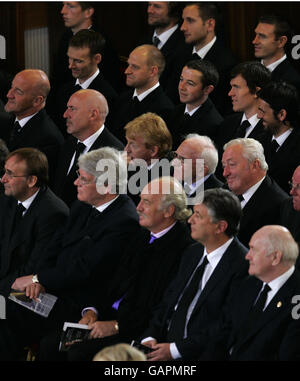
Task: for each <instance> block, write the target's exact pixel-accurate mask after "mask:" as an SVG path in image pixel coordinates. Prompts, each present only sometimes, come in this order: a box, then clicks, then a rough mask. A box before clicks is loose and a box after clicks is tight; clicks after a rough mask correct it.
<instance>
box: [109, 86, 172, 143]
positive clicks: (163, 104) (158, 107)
mask: <svg viewBox="0 0 300 381" xmlns="http://www.w3.org/2000/svg"><path fill="white" fill-rule="evenodd" d="M133 93H134V90H130V91H126V92H124V93H123V94H121V95H120V96H119V98H118V99H117V102H116V107H115V110H116V112H115V114H114V115H110V116H109V117H108V120H107V125H108V127H109V129H110V131H111V132H112V133H113V134H114V135H115V136H116V137H117V138H118V139H120V140H121V141H122V142H124V143H125V144H126V139H125V132H124V127H125V126H126V124H127V123H128V122H130V121H131V120H133V119H134V118H136V117H138V116H140V115H142V114H145V113H146V112H153V113H155V114H158V115H159V116H160V117H162V118H163V119H164V120H165V122H167V120H168V118H169V115H170V111H171V110H172V109H173V107H174V106H173V104H172V102H171V101H170V99H169V98H168V97H167V96H166V94H165V93H164V91H163V89H162V88H161V86H159V87H158V88H156V89H155V90H153V91H152V92H151V93H150V94H148V95H147V96H146V97H145V98H144V99H143V100H142V102H139V103H138V104H137V105H136V106H135V105H134V104H133V101H132V96H133Z"/></svg>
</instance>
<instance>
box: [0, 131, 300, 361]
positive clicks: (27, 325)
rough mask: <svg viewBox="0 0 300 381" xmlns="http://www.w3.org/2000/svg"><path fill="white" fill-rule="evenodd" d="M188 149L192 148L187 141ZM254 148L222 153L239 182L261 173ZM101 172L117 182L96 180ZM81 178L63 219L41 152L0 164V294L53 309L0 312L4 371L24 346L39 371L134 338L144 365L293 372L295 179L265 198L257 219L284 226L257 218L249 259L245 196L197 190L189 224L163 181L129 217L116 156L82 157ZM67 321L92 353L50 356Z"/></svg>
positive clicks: (9, 306) (78, 349)
mask: <svg viewBox="0 0 300 381" xmlns="http://www.w3.org/2000/svg"><path fill="white" fill-rule="evenodd" d="M195 139H196V141H195ZM197 139H198V140H199V141H197ZM206 139H208V138H207V137H206ZM190 140H192V142H191V141H190ZM196 142H198V143H200V142H202V140H201V137H198V136H197V137H193V136H192V137H190V138H188V139H187V140H186V141H185V143H186V144H189V143H194V144H195V143H196ZM206 144H208V142H206ZM253 145H254V147H255V148H256V149H257V150H258V151H259V147H260V148H261V145H260V143H258V142H257V141H255V140H252V139H236V140H233V141H232V142H230V143H229V144H228V147H227V148H226V150H228V151H227V154H229V155H230V153H232V152H234V153H235V155H236V157H235V159H236V160H237V163H236V166H237V168H239V170H236V177H235V179H236V180H235V181H236V183H238V180H239V178H241V177H242V176H243V175H244V172H245V170H246V171H248V172H249V178H250V177H251V176H250V173H251V174H253V171H254V172H256V170H257V168H259V169H261V170H262V168H261V166H264V162H263V160H264V159H263V156H259V155H257V152H256V153H255V152H254V150H255V149H254V147H253ZM212 147H213V145H212ZM181 148H183V147H181ZM226 150H225V153H224V159H223V161H224V166H225V170H224V172H226V170H227V168H228V166H230V164H229V163H227V159H226ZM178 152H180V148H179V149H178ZM253 153H254V156H253ZM261 153H262V149H261ZM262 155H263V153H262ZM253 157H255V158H254V159H253ZM178 159H180V160H182V157H181V156H180V155H179V154H178ZM230 160H231V159H230ZM102 162H104V165H102V166H99V163H100V164H101V163H102ZM108 163H109V165H110V166H112V168H113V169H114V171H113V173H114V174H115V176H105V174H107V171H108V172H109V169H107V165H108ZM78 166H79V170H78V178H77V180H76V181H75V185H76V187H77V198H78V200H77V201H76V202H75V203H74V204H73V205H72V207H71V208H70V210H69V208H68V207H67V206H66V204H64V202H63V201H62V200H61V199H59V198H58V197H57V196H55V194H54V193H53V192H52V191H51V190H50V188H49V187H47V159H46V156H45V155H44V154H43V153H42V152H40V151H39V150H37V149H34V148H22V149H18V150H16V151H13V152H11V153H10V154H8V156H7V158H6V160H5V165H4V168H5V172H4V175H3V176H2V180H1V181H2V183H3V185H4V188H5V194H4V195H2V196H1V198H0V203H1V205H0V208H1V212H2V213H1V216H2V217H1V220H0V232H1V280H0V287H1V295H3V296H5V297H7V296H8V295H9V294H10V292H11V289H13V290H18V291H19V292H21V291H25V293H26V295H27V296H28V297H29V298H37V297H39V296H40V293H43V292H45V291H46V292H49V293H52V294H54V295H56V296H57V297H58V299H57V301H56V303H55V305H54V307H53V309H52V311H51V312H50V315H49V316H48V317H47V318H45V317H41V316H39V315H38V314H36V313H33V312H32V311H30V310H27V309H26V308H24V307H23V306H20V305H19V304H16V303H15V302H13V301H11V300H10V299H6V319H3V320H1V321H0V327H1V328H0V358H1V360H15V359H18V358H19V356H20V353H21V351H22V349H23V348H24V346H25V345H28V344H30V343H32V342H38V343H39V351H38V359H39V360H41V361H42V360H45V361H50V360H66V359H68V360H70V361H83V360H91V359H92V358H93V357H94V355H95V354H96V353H97V352H98V351H99V350H100V349H101V348H104V347H106V346H109V345H111V344H115V343H118V342H131V340H132V339H135V340H139V341H141V342H143V343H144V345H146V346H149V347H151V349H152V351H151V352H150V353H149V354H148V355H147V357H148V360H149V361H168V360H175V359H182V360H185V359H186V360H195V359H199V360H220V359H221V360H297V359H299V356H300V353H299V352H300V347H299V333H300V330H299V328H300V323H299V316H298V315H299V314H298V309H299V308H298V306H297V304H296V303H297V301H298V299H297V298H296V299H297V300H295V296H297V295H299V291H300V289H299V287H300V275H299V272H298V271H299V270H298V266H297V264H296V261H297V258H298V250H299V249H298V245H297V242H296V241H295V239H294V238H293V236H292V234H291V233H290V232H289V230H288V229H287V228H286V227H285V226H284V225H287V224H289V223H291V220H290V218H289V216H288V215H292V216H295V215H296V214H297V213H298V216H299V212H300V204H299V196H300V195H299V193H300V191H299V180H300V179H299V176H300V167H298V168H297V169H296V171H295V173H294V175H293V178H292V184H293V185H292V190H291V195H292V199H291V200H290V199H289V198H285V197H283V199H282V200H281V202H280V203H279V200H276V198H274V195H276V196H277V197H279V196H280V195H278V194H276V191H277V190H276V189H275V190H274V189H273V191H274V193H273V194H272V192H271V187H270V188H269V189H268V188H265V189H266V190H265V191H264V194H263V196H262V197H261V202H262V203H261V204H257V205H256V208H259V209H263V208H264V205H265V204H267V203H269V204H272V207H273V209H276V210H278V209H282V214H281V220H279V221H278V220H276V225H275V224H273V223H272V221H274V222H275V219H273V220H272V221H271V215H269V218H270V219H269V221H268V223H267V224H265V225H264V222H265V221H262V218H261V216H260V215H259V216H257V217H255V218H256V219H257V220H258V221H259V222H260V225H259V226H258V228H257V230H256V231H253V232H252V234H251V237H250V239H249V242H248V245H249V249H247V248H246V245H243V243H242V242H241V241H240V239H239V233H240V229H242V228H243V221H244V220H245V218H247V215H245V214H244V213H243V212H244V210H245V207H244V208H243V203H244V202H245V201H246V203H247V197H245V199H244V200H243V201H241V200H239V198H238V197H237V196H236V195H235V191H234V190H232V191H230V190H228V189H224V188H221V187H216V186H214V187H212V188H211V189H207V190H205V191H204V194H202V195H200V198H197V199H196V200H195V202H194V203H193V213H192V211H191V209H190V208H189V202H188V197H187V195H186V192H185V190H184V188H183V187H182V185H181V183H180V181H178V180H177V179H176V178H175V177H171V176H163V177H157V178H156V179H154V180H151V181H150V182H149V183H147V184H146V185H145V186H144V188H143V190H142V192H141V195H140V202H139V203H138V205H137V206H135V204H134V203H133V201H132V200H131V199H130V198H129V197H128V196H127V195H126V190H127V184H126V180H127V176H126V174H127V163H126V160H125V159H124V157H123V156H122V153H120V151H118V150H116V149H114V148H111V147H103V148H100V149H97V150H94V151H91V152H88V153H85V154H82V155H81V156H80V157H79V159H78ZM99 167H100V168H99ZM184 170H185V168H184ZM110 173H112V172H110ZM174 173H175V171H174ZM124 174H125V176H124ZM238 174H239V175H240V176H238ZM264 175H266V173H264ZM244 178H245V177H244ZM265 181H267V184H268V183H269V182H270V179H269V178H268V176H266V177H263V178H262V182H263V183H264V182H265ZM259 183H261V181H259ZM228 184H229V187H230V185H232V184H233V183H230V182H228ZM259 186H260V185H259ZM264 186H265V185H264ZM232 188H233V189H236V188H235V187H233V186H232ZM238 193H239V192H238ZM282 193H283V192H282ZM246 194H247V192H245V195H246ZM201 196H202V197H201ZM252 197H253V196H252ZM252 197H251V198H250V201H249V203H251V201H252ZM253 198H255V196H254V197H253ZM19 201H21V202H19ZM255 210H256V209H254V212H255ZM269 210H270V209H269ZM259 212H260V211H258V213H259ZM265 213H267V210H265ZM252 217H253V216H252ZM285 221H286V223H285ZM186 222H188V224H189V225H190V228H188V226H187V224H186ZM256 222H257V221H256ZM277 223H281V225H278V224H277ZM251 228H252V226H251V225H249V229H248V230H249V231H248V233H250V229H251ZM297 230H298V232H299V229H297ZM65 321H70V322H80V323H82V324H87V325H88V326H89V328H90V329H91V332H90V340H87V341H84V342H82V343H75V344H73V345H71V346H70V348H69V350H68V351H67V352H59V342H60V338H61V331H62V326H63V323H64V322H65Z"/></svg>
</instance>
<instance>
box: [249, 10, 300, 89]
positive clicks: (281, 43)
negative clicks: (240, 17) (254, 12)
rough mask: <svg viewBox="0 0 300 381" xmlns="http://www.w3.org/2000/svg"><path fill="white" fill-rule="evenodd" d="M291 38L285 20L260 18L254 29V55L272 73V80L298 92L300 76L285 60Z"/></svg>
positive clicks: (270, 17)
mask: <svg viewBox="0 0 300 381" xmlns="http://www.w3.org/2000/svg"><path fill="white" fill-rule="evenodd" d="M291 38H292V31H291V28H290V26H289V25H288V23H287V22H286V20H284V19H283V18H281V17H279V16H275V15H266V16H262V17H260V19H259V21H258V25H257V27H256V29H255V38H254V40H253V41H252V44H253V45H254V54H255V57H256V58H259V59H261V62H262V64H263V65H265V66H266V67H267V69H269V70H270V72H271V73H272V80H274V81H278V80H282V81H285V82H287V83H290V84H292V85H294V86H295V87H296V88H297V90H298V92H299V90H300V74H299V73H298V71H297V70H296V69H295V68H294V66H293V65H292V63H291V62H290V61H289V60H288V59H287V56H286V54H285V47H286V45H287V43H288V42H289V41H290V40H291Z"/></svg>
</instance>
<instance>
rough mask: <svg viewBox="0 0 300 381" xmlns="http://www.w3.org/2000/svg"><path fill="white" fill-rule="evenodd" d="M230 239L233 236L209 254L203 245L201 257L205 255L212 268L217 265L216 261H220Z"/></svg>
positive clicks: (231, 239)
mask: <svg viewBox="0 0 300 381" xmlns="http://www.w3.org/2000/svg"><path fill="white" fill-rule="evenodd" d="M232 241H233V237H232V238H230V239H229V240H228V241H226V242H225V243H224V244H223V245H222V246H219V247H218V248H217V249H215V250H214V251H212V252H210V253H209V254H208V253H207V251H206V247H204V253H203V258H204V257H205V256H206V257H207V260H208V262H209V264H210V265H211V266H212V268H213V269H215V268H216V267H217V265H218V263H219V262H220V260H221V258H222V257H223V255H224V253H225V251H226V250H227V249H228V247H229V245H230V244H231V242H232Z"/></svg>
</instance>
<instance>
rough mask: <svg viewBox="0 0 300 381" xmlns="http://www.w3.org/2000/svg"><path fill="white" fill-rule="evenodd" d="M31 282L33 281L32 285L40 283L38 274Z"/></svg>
mask: <svg viewBox="0 0 300 381" xmlns="http://www.w3.org/2000/svg"><path fill="white" fill-rule="evenodd" d="M31 280H32V283H39V279H38V276H37V275H36V274H35V275H33V277H32V279H31Z"/></svg>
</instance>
